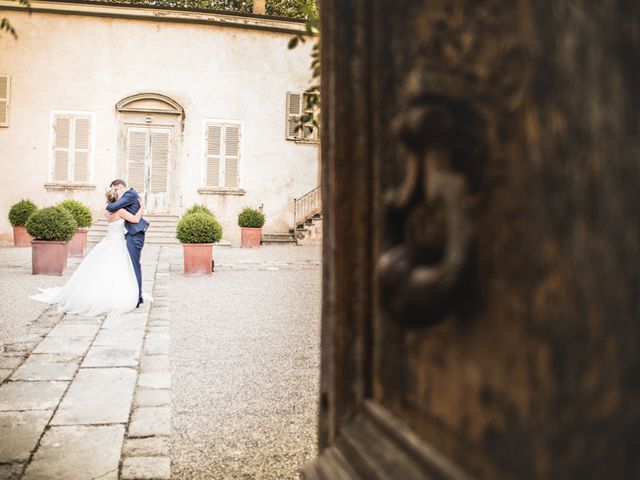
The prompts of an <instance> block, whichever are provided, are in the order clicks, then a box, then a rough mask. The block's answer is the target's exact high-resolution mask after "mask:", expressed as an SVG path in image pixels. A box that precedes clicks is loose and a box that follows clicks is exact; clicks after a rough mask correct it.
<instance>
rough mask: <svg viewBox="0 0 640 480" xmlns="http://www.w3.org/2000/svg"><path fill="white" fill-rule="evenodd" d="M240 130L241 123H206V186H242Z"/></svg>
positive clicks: (228, 187)
mask: <svg viewBox="0 0 640 480" xmlns="http://www.w3.org/2000/svg"><path fill="white" fill-rule="evenodd" d="M240 130H241V128H240V124H239V123H229V122H207V123H206V124H205V162H204V163H205V165H204V167H205V172H204V186H205V187H206V188H225V189H239V188H240Z"/></svg>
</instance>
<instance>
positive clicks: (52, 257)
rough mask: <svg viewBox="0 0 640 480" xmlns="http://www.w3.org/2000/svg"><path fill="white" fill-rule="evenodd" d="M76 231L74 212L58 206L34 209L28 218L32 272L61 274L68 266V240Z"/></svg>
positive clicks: (37, 273)
mask: <svg viewBox="0 0 640 480" xmlns="http://www.w3.org/2000/svg"><path fill="white" fill-rule="evenodd" d="M76 230H78V224H77V223H76V221H75V219H74V218H73V215H71V214H70V213H69V212H68V211H67V210H65V209H64V208H60V207H47V208H43V209H41V210H38V211H36V212H35V213H34V214H33V215H31V217H30V218H29V220H28V221H27V231H28V232H29V234H30V235H31V236H32V237H33V241H32V242H31V246H32V249H31V264H32V271H33V274H34V275H40V274H42V275H62V274H63V273H64V271H65V270H66V268H67V257H68V248H69V240H70V239H71V237H73V234H74V233H76Z"/></svg>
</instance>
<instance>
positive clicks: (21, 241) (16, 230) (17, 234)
mask: <svg viewBox="0 0 640 480" xmlns="http://www.w3.org/2000/svg"><path fill="white" fill-rule="evenodd" d="M31 240H33V237H32V236H31V235H29V232H27V229H26V228H25V227H23V226H16V227H13V246H14V247H30V246H31Z"/></svg>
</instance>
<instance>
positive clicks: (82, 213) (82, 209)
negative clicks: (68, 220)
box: [58, 200, 93, 228]
mask: <svg viewBox="0 0 640 480" xmlns="http://www.w3.org/2000/svg"><path fill="white" fill-rule="evenodd" d="M58 206H59V207H60V208H64V209H65V210H67V211H68V212H69V213H70V214H71V215H73V218H74V219H75V221H76V223H77V224H78V228H89V227H90V226H91V224H92V223H93V217H92V216H91V210H89V207H87V206H86V205H84V204H83V203H80V202H78V201H77V200H65V201H64V202H61V203H60V204H59V205H58Z"/></svg>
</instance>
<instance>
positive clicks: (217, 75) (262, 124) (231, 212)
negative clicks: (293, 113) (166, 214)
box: [0, 12, 318, 243]
mask: <svg viewBox="0 0 640 480" xmlns="http://www.w3.org/2000/svg"><path fill="white" fill-rule="evenodd" d="M3 16H6V17H8V18H9V19H10V21H11V23H12V24H13V26H14V27H15V28H16V30H17V31H18V35H19V39H18V40H17V41H14V40H13V39H11V38H10V37H9V36H7V35H3V36H2V38H0V73H2V74H9V75H10V76H11V111H10V127H9V128H0V171H1V178H0V189H1V192H2V194H1V195H0V234H1V235H2V236H3V237H5V238H9V236H10V225H9V223H8V220H7V218H6V217H7V215H6V214H7V212H8V210H9V208H10V206H11V205H12V204H13V203H15V202H16V201H18V200H19V199H20V198H23V197H28V198H31V199H32V200H33V201H35V202H36V203H37V204H38V205H39V206H46V205H51V204H54V203H57V202H58V201H60V200H62V199H63V198H70V197H71V198H76V199H78V200H80V201H83V202H85V203H87V204H88V205H90V206H91V207H92V209H94V211H95V212H100V211H102V209H103V205H104V201H103V192H104V188H105V187H106V186H107V185H108V183H109V182H110V181H111V180H112V179H113V178H116V177H117V176H118V175H120V174H121V172H118V170H117V159H116V154H117V135H118V117H117V112H116V110H115V104H116V103H117V102H118V101H120V100H121V99H123V98H125V97H127V96H129V95H132V94H135V93H141V92H153V93H161V94H163V95H166V96H168V97H171V98H172V99H174V100H175V101H177V102H178V103H180V104H181V105H182V107H183V108H184V111H185V122H184V133H183V138H182V147H181V151H180V152H178V156H179V158H178V159H177V167H178V171H176V172H175V173H174V175H175V176H176V178H177V180H178V181H179V182H180V183H181V187H180V192H179V193H180V197H181V202H180V201H177V202H174V204H173V205H172V213H175V214H180V213H181V212H182V211H183V210H184V209H186V208H187V207H189V206H191V205H192V204H194V203H204V204H206V205H208V206H209V207H210V208H212V209H213V210H214V212H215V213H216V215H217V216H218V218H219V220H220V222H221V223H222V225H223V228H224V230H225V234H224V237H225V238H226V239H228V240H230V241H231V242H232V243H238V242H239V234H240V232H239V228H238V227H237V225H236V217H237V213H238V212H239V211H240V210H241V209H242V208H243V207H244V206H253V207H257V206H258V205H260V204H264V212H265V213H266V215H267V223H266V225H265V229H264V231H265V232H287V231H288V230H289V228H292V227H293V213H292V212H293V199H294V198H295V197H299V196H301V195H303V194H304V193H306V192H308V191H310V190H312V189H313V188H315V187H316V186H317V184H318V176H317V171H318V155H317V149H318V147H317V146H316V145H308V144H296V143H293V142H290V141H286V140H285V110H286V92H287V91H289V90H299V89H303V88H305V87H306V86H307V84H308V81H309V76H310V71H309V68H308V67H309V63H310V57H309V52H310V50H309V49H310V43H311V42H307V44H306V45H303V46H302V47H298V48H297V49H294V50H288V49H287V42H288V40H289V38H290V37H291V34H287V33H273V32H265V31H258V30H249V29H238V28H233V27H222V26H210V25H194V24H181V23H161V22H153V21H141V20H126V19H113V18H101V17H88V16H74V15H59V14H45V13H34V14H32V15H31V16H28V15H26V14H24V13H18V12H3ZM52 110H77V111H86V112H92V113H93V114H94V116H95V117H94V124H93V127H94V130H95V133H94V152H93V181H92V183H94V184H95V185H96V186H97V188H96V189H95V190H89V191H80V190H73V191H63V192H51V191H46V189H45V188H44V184H45V183H46V182H47V181H48V180H49V171H48V169H49V157H50V112H51V111H52ZM206 119H224V120H237V121H241V122H242V124H243V129H242V143H241V149H242V160H241V161H242V166H241V187H242V188H243V189H244V190H246V194H245V195H243V196H225V195H203V194H199V193H198V192H197V190H198V187H200V186H201V171H202V169H201V162H202V161H203V122H204V121H205V120H206Z"/></svg>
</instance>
